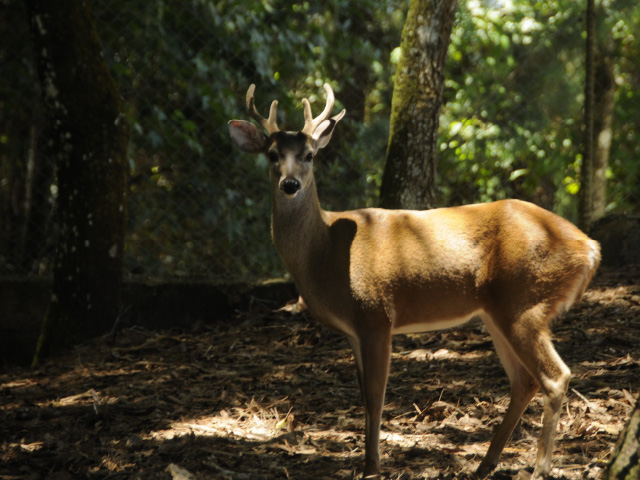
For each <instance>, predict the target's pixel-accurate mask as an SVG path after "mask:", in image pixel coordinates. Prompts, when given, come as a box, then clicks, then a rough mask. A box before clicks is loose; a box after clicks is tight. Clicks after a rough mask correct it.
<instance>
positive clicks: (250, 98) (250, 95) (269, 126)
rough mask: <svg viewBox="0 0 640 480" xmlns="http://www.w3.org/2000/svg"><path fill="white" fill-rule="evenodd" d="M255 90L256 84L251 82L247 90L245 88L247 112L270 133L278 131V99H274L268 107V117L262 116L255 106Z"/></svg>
mask: <svg viewBox="0 0 640 480" xmlns="http://www.w3.org/2000/svg"><path fill="white" fill-rule="evenodd" d="M255 90H256V85H255V84H254V83H252V84H251V85H249V90H247V109H249V114H250V115H251V116H252V117H253V118H254V119H255V120H257V121H258V123H259V124H260V125H262V126H263V127H264V129H265V130H266V131H267V132H268V133H269V135H272V134H274V133H276V132H279V131H280V129H279V128H278V119H277V116H278V101H277V100H274V101H273V102H272V103H271V108H270V109H269V118H264V117H263V116H262V115H260V114H259V113H258V111H257V110H256V106H255V102H254V100H255V97H254V92H255Z"/></svg>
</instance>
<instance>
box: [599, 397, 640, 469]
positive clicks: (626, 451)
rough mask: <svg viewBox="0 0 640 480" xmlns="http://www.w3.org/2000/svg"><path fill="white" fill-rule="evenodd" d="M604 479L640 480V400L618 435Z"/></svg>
mask: <svg viewBox="0 0 640 480" xmlns="http://www.w3.org/2000/svg"><path fill="white" fill-rule="evenodd" d="M604 478H605V479H606V480H638V479H639V478H640V399H638V401H637V402H636V406H635V408H634V410H633V413H632V414H631V418H630V419H629V423H627V426H626V427H625V428H624V430H623V431H622V433H621V434H620V438H619V439H618V444H617V445H616V449H615V451H614V453H613V457H612V459H611V462H610V463H609V467H608V469H607V472H606V474H605V476H604Z"/></svg>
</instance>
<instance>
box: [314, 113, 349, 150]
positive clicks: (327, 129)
mask: <svg viewBox="0 0 640 480" xmlns="http://www.w3.org/2000/svg"><path fill="white" fill-rule="evenodd" d="M345 113H347V111H346V110H342V111H341V112H340V113H339V114H337V115H336V116H334V117H331V118H330V119H328V120H325V121H324V122H322V123H320V125H318V128H316V129H315V131H314V132H313V135H311V137H312V138H313V139H314V140H315V141H316V142H317V147H318V148H324V147H326V146H327V145H328V144H329V140H331V135H333V129H334V128H335V126H336V124H337V123H338V122H339V121H340V120H342V117H344V114H345Z"/></svg>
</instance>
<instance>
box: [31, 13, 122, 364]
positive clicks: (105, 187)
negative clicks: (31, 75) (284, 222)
mask: <svg viewBox="0 0 640 480" xmlns="http://www.w3.org/2000/svg"><path fill="white" fill-rule="evenodd" d="M26 3H27V9H28V15H29V21H30V26H31V30H32V36H33V39H34V46H35V55H36V60H37V63H38V73H39V76H40V80H41V86H42V93H43V97H44V102H45V106H46V111H47V117H48V120H49V122H50V124H51V134H52V136H51V144H52V148H53V152H54V155H55V162H56V169H57V180H58V183H57V186H58V219H57V220H58V224H59V238H58V243H57V250H56V259H55V262H54V269H53V274H54V285H53V293H52V296H51V303H50V306H49V310H48V312H47V314H46V316H45V318H44V321H43V325H42V332H41V336H40V340H39V342H38V347H37V352H36V357H35V359H34V364H35V363H37V362H38V360H39V359H40V358H42V356H44V355H46V354H48V353H50V352H51V351H52V350H57V349H59V348H61V347H65V346H68V345H71V344H73V343H75V342H77V341H78V340H80V339H82V338H86V337H87V336H90V335H94V334H96V333H97V332H99V331H101V330H103V329H105V328H106V327H107V326H108V325H110V324H112V323H113V322H114V320H115V318H116V316H117V313H118V310H119V302H120V287H121V282H122V250H123V239H124V229H125V211H126V181H125V180H126V168H127V155H126V152H127V142H128V130H127V126H126V121H125V119H124V118H123V116H122V114H121V100H120V97H119V96H118V94H117V92H116V90H115V87H114V84H113V81H112V80H111V77H110V75H109V71H108V69H107V67H106V65H105V63H104V61H103V59H102V56H101V47H100V40H99V38H98V34H97V32H96V29H95V25H94V22H93V19H92V16H91V10H90V5H89V2H87V1H83V0H60V1H56V2H51V1H49V0H27V2H26Z"/></svg>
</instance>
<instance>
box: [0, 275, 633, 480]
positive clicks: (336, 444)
mask: <svg viewBox="0 0 640 480" xmlns="http://www.w3.org/2000/svg"><path fill="white" fill-rule="evenodd" d="M276 307H277V306H276V305H273V304H271V303H270V302H268V301H264V300H256V301H255V302H254V303H253V307H252V308H251V309H250V311H245V312H238V313H237V315H236V316H234V317H233V318H227V319H216V322H215V323H214V324H210V325H209V324H207V325H204V324H199V325H196V326H195V327H194V328H193V329H192V330H191V331H189V332H177V331H164V332H153V331H148V330H142V329H138V328H127V329H125V330H123V331H122V332H120V333H119V334H118V335H117V336H116V337H115V338H107V337H105V338H100V339H97V340H94V341H92V342H90V343H87V344H85V345H82V346H80V347H78V348H77V349H75V350H74V351H73V352H72V353H69V354H67V355H65V356H61V357H57V358H55V359H52V360H50V361H49V362H48V363H46V364H45V365H43V366H42V367H40V368H38V369H35V370H29V369H24V368H9V367H5V368H4V369H3V370H2V371H1V372H0V479H18V478H20V479H26V480H32V479H33V480H36V479H64V480H66V479H80V478H87V479H118V478H127V479H129V478H130V479H174V480H185V479H234V480H235V479H251V480H260V479H303V480H304V479H353V478H357V477H358V475H360V476H361V474H362V466H363V461H364V458H363V451H364V435H363V430H364V411H363V407H362V402H361V399H360V395H359V389H358V385H357V381H356V375H355V367H354V364H353V359H352V355H351V352H350V350H349V348H348V345H347V342H346V340H345V339H344V338H342V337H340V336H338V335H337V334H334V333H332V332H329V331H328V330H326V329H323V328H321V327H319V326H318V325H317V324H316V323H314V322H313V321H311V320H310V319H309V318H308V317H307V316H306V315H305V314H302V315H298V316H292V315H290V314H286V313H275V312H274V311H273V310H274V309H275V308H276ZM554 334H555V339H556V345H557V349H558V351H559V353H560V355H561V356H562V357H563V358H564V360H565V362H566V363H567V364H568V365H569V367H570V368H571V370H572V372H573V379H572V382H571V385H570V387H569V393H568V396H567V400H566V402H565V405H564V408H563V415H562V417H561V420H560V425H559V427H558V435H557V443H556V447H555V453H554V459H553V465H554V469H553V471H552V474H553V476H554V478H556V479H580V480H582V479H591V478H594V479H595V478H600V476H601V475H602V471H603V469H604V467H605V466H606V463H607V461H608V458H609V456H610V452H611V450H612V447H613V446H614V444H615V442H616V439H617V438H618V434H619V432H620V431H621V430H622V428H623V427H624V425H625V423H626V421H627V419H628V418H629V414H630V412H631V410H632V407H633V405H634V403H635V398H636V396H637V395H638V391H639V389H640V268H639V267H635V268H634V267H628V268H625V269H618V270H608V271H606V270H601V272H600V273H599V274H598V276H597V277H596V279H595V281H594V282H593V283H592V286H591V287H590V289H589V290H588V292H587V293H586V294H585V298H584V299H583V301H582V302H581V303H580V304H579V305H578V306H577V307H575V308H574V309H573V310H572V311H571V312H569V313H568V314H567V315H565V316H564V317H563V318H562V319H560V320H558V321H557V322H556V324H555V327H554ZM508 390H509V388H508V382H507V378H506V375H505V374H504V372H503V370H502V367H501V366H500V364H499V361H498V358H497V356H496V354H495V352H494V350H493V347H492V344H491V341H490V339H489V337H488V335H487V333H486V331H485V330H484V327H483V326H482V325H481V324H480V323H472V324H470V325H468V326H466V327H463V328H460V329H456V330H446V331H441V332H432V333H426V334H421V335H399V336H397V337H394V349H393V358H392V365H391V374H390V378H389V385H388V388H387V396H386V406H385V410H384V413H383V426H382V435H381V437H382V441H381V446H380V447H381V455H382V466H383V472H384V477H385V478H388V479H394V480H400V479H402V480H410V479H414V480H417V479H436V478H438V479H451V478H456V475H460V474H464V473H466V472H471V471H473V470H474V469H475V468H476V467H477V465H478V463H479V462H480V460H481V458H482V455H483V454H484V453H485V451H486V449H487V447H488V443H489V441H490V439H491V432H492V430H493V428H494V427H495V425H496V423H497V422H498V421H499V419H500V418H501V415H503V414H504V412H505V410H506V407H507V403H508V394H509V391H508ZM541 412H542V400H541V396H540V395H538V396H537V397H536V398H535V399H534V400H533V401H532V403H531V405H530V406H529V408H528V409H527V411H526V413H525V415H524V417H523V421H522V422H521V423H520V425H519V426H518V427H517V429H516V432H515V433H514V436H513V438H512V440H511V441H510V442H509V444H508V445H507V448H506V449H505V451H504V453H503V455H502V458H501V462H500V464H499V466H498V468H497V470H496V471H495V472H494V473H493V475H492V476H491V477H490V478H493V479H501V480H502V479H509V478H513V477H514V476H515V475H516V474H517V472H518V471H520V470H522V469H525V468H529V467H530V466H531V465H532V464H533V461H534V458H535V452H536V439H537V436H538V434H539V432H540V426H541V424H540V420H541Z"/></svg>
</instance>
